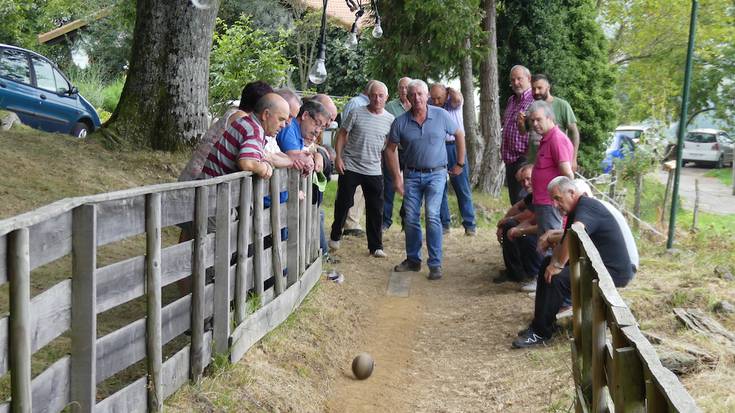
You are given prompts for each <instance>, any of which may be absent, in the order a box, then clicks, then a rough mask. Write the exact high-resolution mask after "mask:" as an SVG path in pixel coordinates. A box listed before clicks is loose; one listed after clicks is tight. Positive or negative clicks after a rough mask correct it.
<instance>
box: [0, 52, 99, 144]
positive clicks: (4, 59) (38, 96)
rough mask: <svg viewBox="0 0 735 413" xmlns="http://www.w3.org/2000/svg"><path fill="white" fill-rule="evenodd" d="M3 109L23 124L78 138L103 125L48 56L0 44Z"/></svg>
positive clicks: (0, 100)
mask: <svg viewBox="0 0 735 413" xmlns="http://www.w3.org/2000/svg"><path fill="white" fill-rule="evenodd" d="M0 109H5V110H9V111H12V112H15V113H16V114H17V115H18V117H19V118H20V120H21V122H23V123H24V124H26V125H28V126H30V127H33V128H36V129H42V130H45V131H48V132H61V133H69V134H71V135H73V136H76V137H78V138H83V137H85V136H87V133H89V132H92V131H94V130H96V129H97V128H99V127H100V126H101V123H100V118H99V116H98V115H97V111H95V109H94V107H93V106H92V105H91V104H90V103H89V102H88V101H87V100H86V99H84V98H83V97H82V95H80V94H79V91H78V90H77V88H76V87H74V86H72V84H71V83H70V82H69V80H68V78H67V77H66V76H65V75H64V74H63V73H62V72H61V71H60V70H59V69H58V67H56V65H55V64H54V63H52V62H51V61H50V60H48V59H47V58H45V57H43V56H41V55H40V54H38V53H35V52H33V51H30V50H26V49H22V48H20V47H15V46H10V45H6V44H1V43H0Z"/></svg>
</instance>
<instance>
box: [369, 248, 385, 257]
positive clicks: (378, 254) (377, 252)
mask: <svg viewBox="0 0 735 413" xmlns="http://www.w3.org/2000/svg"><path fill="white" fill-rule="evenodd" d="M370 255H372V256H373V257H375V258H385V257H387V256H388V254H386V253H385V251H383V250H381V249H377V250H375V251H373V253H372V254H370Z"/></svg>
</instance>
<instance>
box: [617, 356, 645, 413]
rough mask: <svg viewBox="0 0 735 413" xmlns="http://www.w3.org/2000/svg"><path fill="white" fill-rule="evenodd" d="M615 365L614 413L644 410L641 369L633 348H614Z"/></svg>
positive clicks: (643, 388)
mask: <svg viewBox="0 0 735 413" xmlns="http://www.w3.org/2000/svg"><path fill="white" fill-rule="evenodd" d="M613 364H614V365H615V366H614V368H615V378H616V380H615V387H616V388H617V389H616V392H615V399H614V402H615V412H616V413H617V412H624V413H631V412H633V413H635V412H644V411H645V410H646V402H645V398H644V394H645V385H644V382H643V368H642V366H641V361H640V360H639V359H638V356H637V354H636V351H635V348H633V347H624V348H616V349H615V355H614V358H613Z"/></svg>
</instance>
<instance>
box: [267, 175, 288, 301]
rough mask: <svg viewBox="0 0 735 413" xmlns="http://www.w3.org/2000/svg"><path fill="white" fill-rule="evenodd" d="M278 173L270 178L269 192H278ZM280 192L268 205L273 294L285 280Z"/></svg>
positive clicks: (280, 288)
mask: <svg viewBox="0 0 735 413" xmlns="http://www.w3.org/2000/svg"><path fill="white" fill-rule="evenodd" d="M279 176H280V173H274V174H273V176H271V179H270V186H271V194H279V189H280V186H281V182H280V180H279ZM279 199H280V194H279V195H274V197H273V200H272V202H271V207H270V210H271V211H270V215H271V228H273V231H272V233H271V239H272V240H273V241H272V246H271V257H272V264H273V275H274V277H276V280H275V294H276V296H278V295H280V294H281V293H283V291H284V290H285V289H286V288H285V284H286V283H285V281H284V279H283V260H282V258H281V204H280V202H279Z"/></svg>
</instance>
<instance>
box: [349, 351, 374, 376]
mask: <svg viewBox="0 0 735 413" xmlns="http://www.w3.org/2000/svg"><path fill="white" fill-rule="evenodd" d="M374 366H375V362H374V361H373V358H372V356H370V354H368V353H360V354H358V355H357V357H355V359H354V360H352V373H353V374H354V375H355V377H356V378H357V379H358V380H365V379H366V378H368V377H370V375H371V374H373V367H374Z"/></svg>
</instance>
